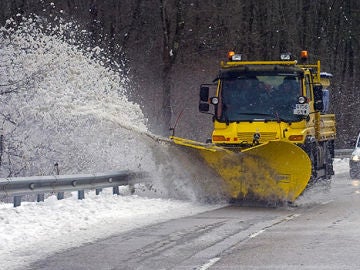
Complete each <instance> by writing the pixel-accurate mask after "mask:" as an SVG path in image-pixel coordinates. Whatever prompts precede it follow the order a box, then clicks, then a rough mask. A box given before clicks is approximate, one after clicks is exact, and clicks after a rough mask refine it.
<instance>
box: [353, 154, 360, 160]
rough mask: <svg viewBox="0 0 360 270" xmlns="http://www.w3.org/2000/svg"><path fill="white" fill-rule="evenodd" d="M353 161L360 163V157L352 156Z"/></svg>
mask: <svg viewBox="0 0 360 270" xmlns="http://www.w3.org/2000/svg"><path fill="white" fill-rule="evenodd" d="M351 160H352V161H359V160H360V157H359V156H358V155H354V156H351Z"/></svg>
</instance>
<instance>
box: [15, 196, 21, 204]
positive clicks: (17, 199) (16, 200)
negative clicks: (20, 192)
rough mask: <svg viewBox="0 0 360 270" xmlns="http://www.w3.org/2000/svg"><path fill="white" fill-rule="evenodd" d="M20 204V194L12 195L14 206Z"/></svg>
mask: <svg viewBox="0 0 360 270" xmlns="http://www.w3.org/2000/svg"><path fill="white" fill-rule="evenodd" d="M20 205H21V196H14V207H18V206H20Z"/></svg>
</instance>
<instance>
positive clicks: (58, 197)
mask: <svg viewBox="0 0 360 270" xmlns="http://www.w3.org/2000/svg"><path fill="white" fill-rule="evenodd" d="M56 197H57V199H58V200H62V199H64V192H58V194H57V196H56Z"/></svg>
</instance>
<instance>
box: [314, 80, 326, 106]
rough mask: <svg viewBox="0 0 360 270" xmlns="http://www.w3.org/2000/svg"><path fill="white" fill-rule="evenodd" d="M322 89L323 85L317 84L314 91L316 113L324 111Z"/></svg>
mask: <svg viewBox="0 0 360 270" xmlns="http://www.w3.org/2000/svg"><path fill="white" fill-rule="evenodd" d="M322 88H323V87H322V85H321V84H315V85H314V86H313V90H314V109H315V111H320V112H321V111H322V110H323V109H324V103H323V92H322Z"/></svg>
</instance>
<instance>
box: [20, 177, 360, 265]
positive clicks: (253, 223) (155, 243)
mask: <svg viewBox="0 0 360 270" xmlns="http://www.w3.org/2000/svg"><path fill="white" fill-rule="evenodd" d="M359 205H360V181H358V180H350V179H349V176H348V172H345V171H343V172H340V173H338V174H337V175H336V176H335V178H334V179H333V181H332V183H331V186H330V187H329V186H324V185H319V186H317V187H314V188H313V189H311V190H309V191H307V192H306V193H305V194H304V195H303V196H302V197H301V198H299V199H298V200H297V201H296V204H295V205H293V206H283V207H278V208H265V207H259V206H252V207H249V206H247V207H245V206H234V205H233V206H228V207H224V208H221V209H217V210H214V211H210V212H206V213H202V214H198V215H195V216H191V217H186V218H181V219H176V220H171V221H167V222H164V223H160V224H156V225H152V226H148V227H145V228H141V229H136V230H133V231H130V232H127V233H122V234H119V235H115V236H113V237H111V238H109V239H103V240H100V241H98V242H96V243H91V244H86V245H84V246H82V247H78V248H74V249H70V250H67V251H65V252H61V253H58V254H55V255H53V256H51V257H48V258H46V259H44V260H42V261H38V262H36V263H34V264H33V265H32V266H31V268H30V269H36V270H40V269H51V270H56V269H72V270H83V269H84V270H85V269H87V270H92V269H94V270H95V269H96V270H99V269H109V270H110V269H113V270H115V269H144V270H145V269H146V270H152V269H157V270H158V269H178V270H180V269H181V270H184V269H196V270H206V269H211V270H215V269H359V267H360V256H358V252H359V250H360V241H359V238H360V226H359V224H360V210H359V209H358V206H359ZM27 269H29V268H27Z"/></svg>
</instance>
